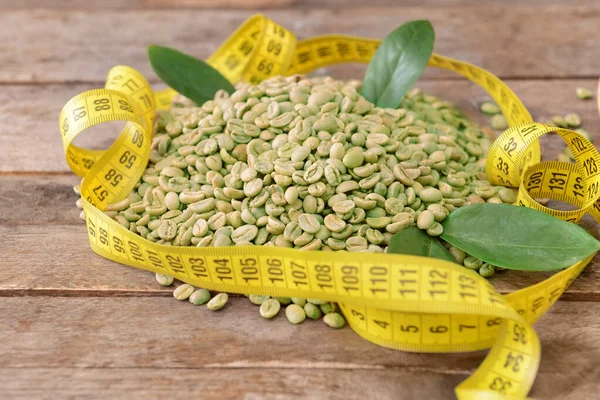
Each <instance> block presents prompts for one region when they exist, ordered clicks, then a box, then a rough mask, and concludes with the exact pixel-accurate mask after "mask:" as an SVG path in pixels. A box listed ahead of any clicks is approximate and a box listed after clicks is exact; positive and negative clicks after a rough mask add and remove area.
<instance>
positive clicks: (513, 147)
mask: <svg viewBox="0 0 600 400" xmlns="http://www.w3.org/2000/svg"><path fill="white" fill-rule="evenodd" d="M516 149H517V142H515V138H512V137H511V138H510V140H509V141H508V142H507V143H506V144H505V145H504V151H506V154H507V155H508V156H509V157H511V156H512V154H511V153H512V152H513V151H515V150H516Z"/></svg>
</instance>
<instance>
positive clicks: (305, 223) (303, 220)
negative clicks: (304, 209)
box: [298, 214, 321, 234]
mask: <svg viewBox="0 0 600 400" xmlns="http://www.w3.org/2000/svg"><path fill="white" fill-rule="evenodd" d="M298 224H299V225H300V228H302V230H303V231H304V232H307V233H313V234H314V233H317V232H318V231H319V228H320V227H321V224H320V223H319V220H318V219H317V218H316V217H315V216H314V215H313V214H301V215H300V216H299V217H298Z"/></svg>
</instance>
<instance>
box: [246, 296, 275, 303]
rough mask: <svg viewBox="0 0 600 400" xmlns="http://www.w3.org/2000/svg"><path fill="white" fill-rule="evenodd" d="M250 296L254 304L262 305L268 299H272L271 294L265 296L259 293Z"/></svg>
mask: <svg viewBox="0 0 600 400" xmlns="http://www.w3.org/2000/svg"><path fill="white" fill-rule="evenodd" d="M248 298H249V299H250V302H251V303H252V304H255V305H257V306H260V305H261V304H262V303H264V302H265V301H266V300H268V299H270V298H271V296H263V295H258V294H251V295H250V296H248Z"/></svg>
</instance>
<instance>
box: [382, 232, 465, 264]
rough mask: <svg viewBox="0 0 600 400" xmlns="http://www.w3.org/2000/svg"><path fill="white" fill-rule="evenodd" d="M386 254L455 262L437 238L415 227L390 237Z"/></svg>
mask: <svg viewBox="0 0 600 400" xmlns="http://www.w3.org/2000/svg"><path fill="white" fill-rule="evenodd" d="M388 253H394V254H409V255H413V256H423V257H433V258H440V259H442V260H446V261H451V262H455V261H454V259H453V258H452V255H451V254H450V252H449V251H448V250H446V248H445V247H444V246H442V244H441V243H440V241H439V240H438V239H437V238H434V237H432V236H429V235H428V234H426V233H425V232H423V231H422V230H421V229H419V228H417V227H416V226H409V227H408V228H404V229H402V230H401V231H400V232H398V233H396V234H395V235H394V236H392V239H391V240H390V244H389V245H388Z"/></svg>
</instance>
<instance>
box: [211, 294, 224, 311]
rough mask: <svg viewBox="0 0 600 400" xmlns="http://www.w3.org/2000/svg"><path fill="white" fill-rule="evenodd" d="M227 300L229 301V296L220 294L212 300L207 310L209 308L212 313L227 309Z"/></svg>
mask: <svg viewBox="0 0 600 400" xmlns="http://www.w3.org/2000/svg"><path fill="white" fill-rule="evenodd" d="M227 300H229V296H228V295H227V293H219V294H218V295H216V296H215V297H213V298H212V299H210V301H209V302H208V304H206V308H208V309H209V310H211V311H217V310H220V309H221V308H223V307H225V304H227Z"/></svg>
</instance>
